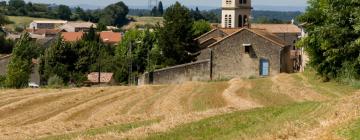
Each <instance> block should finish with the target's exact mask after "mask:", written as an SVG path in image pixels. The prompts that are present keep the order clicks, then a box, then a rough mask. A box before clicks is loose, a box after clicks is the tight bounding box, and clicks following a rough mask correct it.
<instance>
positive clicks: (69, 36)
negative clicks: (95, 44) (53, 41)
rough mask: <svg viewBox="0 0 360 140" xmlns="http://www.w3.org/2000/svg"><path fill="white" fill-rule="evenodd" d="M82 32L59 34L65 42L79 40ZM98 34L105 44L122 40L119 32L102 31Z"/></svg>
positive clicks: (114, 43)
mask: <svg viewBox="0 0 360 140" xmlns="http://www.w3.org/2000/svg"><path fill="white" fill-rule="evenodd" d="M84 34H85V33H84V32H61V36H62V37H63V39H64V41H65V42H76V41H78V40H80V39H81V38H82V37H83V35H84ZM98 34H99V35H100V39H101V41H103V42H104V43H106V44H110V45H116V44H117V43H119V42H121V40H122V35H121V33H119V32H112V31H103V32H99V33H98Z"/></svg>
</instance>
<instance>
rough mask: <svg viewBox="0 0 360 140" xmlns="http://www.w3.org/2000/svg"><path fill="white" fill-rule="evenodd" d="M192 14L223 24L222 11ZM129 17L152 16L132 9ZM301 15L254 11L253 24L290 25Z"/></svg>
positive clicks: (194, 10) (197, 10) (299, 13)
mask: <svg viewBox="0 0 360 140" xmlns="http://www.w3.org/2000/svg"><path fill="white" fill-rule="evenodd" d="M191 13H192V14H193V15H195V16H197V17H200V18H202V19H204V20H206V21H209V22H211V23H220V22H221V9H213V10H199V9H198V8H195V9H191ZM129 15H133V16H152V14H151V11H150V10H146V9H130V11H129ZM299 15H301V12H299V11H294V12H293V11H288V12H282V11H258V10H253V11H252V17H253V18H252V22H253V23H289V22H290V21H291V20H292V19H295V20H296V17H298V16H299Z"/></svg>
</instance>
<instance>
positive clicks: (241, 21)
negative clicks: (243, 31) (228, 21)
mask: <svg viewBox="0 0 360 140" xmlns="http://www.w3.org/2000/svg"><path fill="white" fill-rule="evenodd" d="M238 24H239V25H238V27H243V19H242V16H241V15H239V23H238Z"/></svg>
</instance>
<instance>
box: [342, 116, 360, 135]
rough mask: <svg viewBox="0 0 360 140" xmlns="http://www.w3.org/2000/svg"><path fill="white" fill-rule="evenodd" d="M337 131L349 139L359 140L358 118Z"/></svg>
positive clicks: (359, 123) (359, 126)
mask: <svg viewBox="0 0 360 140" xmlns="http://www.w3.org/2000/svg"><path fill="white" fill-rule="evenodd" d="M339 133H340V135H341V136H344V137H346V138H348V139H350V140H360V119H358V120H357V121H355V122H354V123H352V124H351V125H350V126H349V127H348V128H345V129H343V130H340V131H339Z"/></svg>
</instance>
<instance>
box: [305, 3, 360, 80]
mask: <svg viewBox="0 0 360 140" xmlns="http://www.w3.org/2000/svg"><path fill="white" fill-rule="evenodd" d="M359 5H360V2H359V1H353V0H332V1H330V0H310V1H309V7H308V9H307V11H306V12H305V13H304V14H303V15H301V16H300V17H299V20H300V21H301V22H303V23H306V25H305V29H306V31H307V32H308V36H307V37H306V38H303V39H302V40H301V41H300V42H299V43H298V46H302V47H305V49H306V51H307V53H308V54H309V57H310V65H311V66H313V67H314V68H315V70H316V71H317V72H318V73H319V74H320V75H321V76H323V77H326V78H330V79H336V78H339V79H344V78H345V79H348V78H350V79H359V74H360V56H359V54H360V24H359V23H360V12H359V10H360V7H359Z"/></svg>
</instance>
